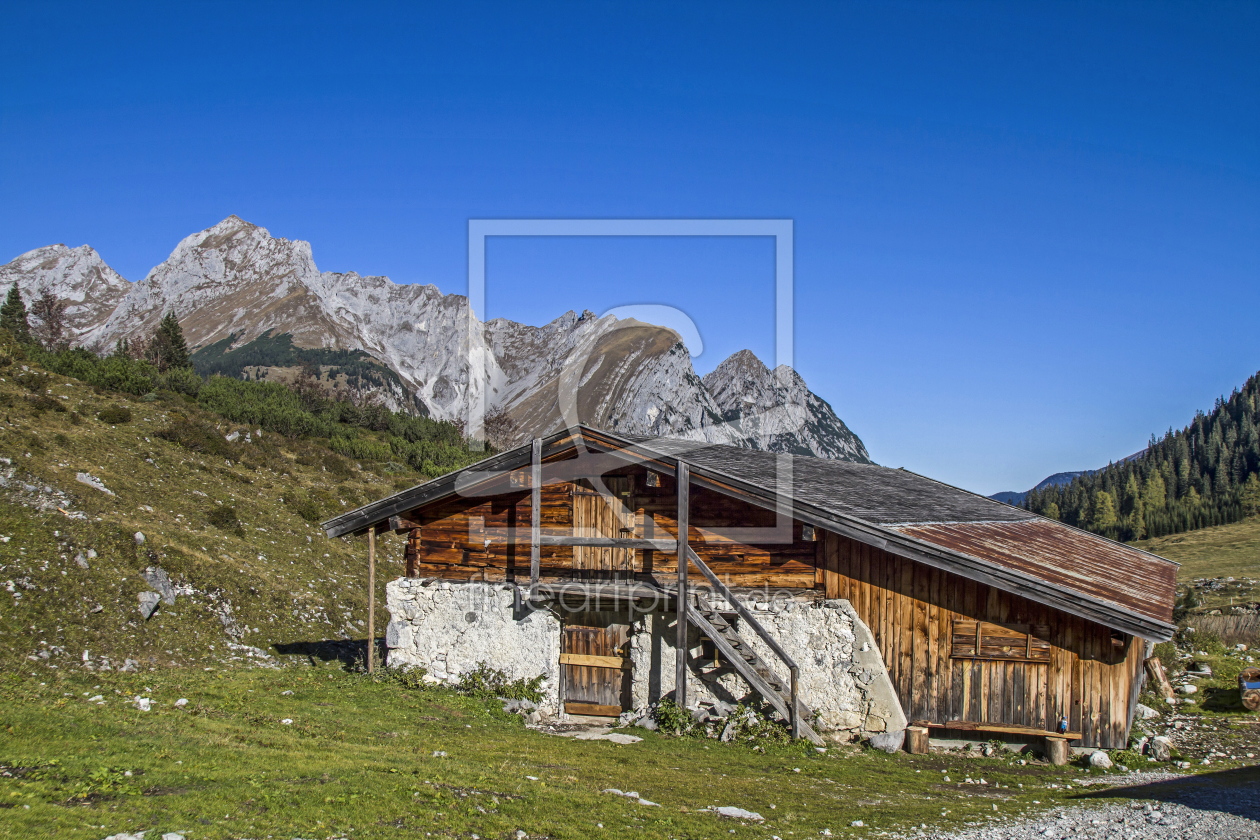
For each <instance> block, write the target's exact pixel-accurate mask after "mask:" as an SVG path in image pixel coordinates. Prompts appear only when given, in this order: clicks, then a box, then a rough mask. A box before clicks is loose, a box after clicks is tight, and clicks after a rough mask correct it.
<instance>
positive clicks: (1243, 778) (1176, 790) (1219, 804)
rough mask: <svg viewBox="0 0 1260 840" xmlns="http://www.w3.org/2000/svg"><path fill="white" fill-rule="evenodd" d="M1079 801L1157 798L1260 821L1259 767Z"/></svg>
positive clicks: (1108, 792)
mask: <svg viewBox="0 0 1260 840" xmlns="http://www.w3.org/2000/svg"><path fill="white" fill-rule="evenodd" d="M1076 799H1077V800H1078V801H1079V800H1084V799H1158V800H1159V801H1161V802H1176V803H1178V804H1180V805H1186V806H1189V807H1191V808H1197V809H1199V810H1203V811H1221V812H1224V813H1227V814H1234V815H1236V816H1240V817H1247V818H1248V819H1253V820H1260V766H1252V767H1238V768H1235V769H1233V770H1221V771H1218V772H1216V773H1201V774H1199V775H1197V776H1186V777H1184V778H1181V779H1172V780H1169V781H1164V782H1152V783H1151V784H1147V785H1130V786H1128V787H1116V788H1110V789H1109V790H1100V791H1094V792H1091V793H1086V794H1082V795H1080V796H1078V797H1076Z"/></svg>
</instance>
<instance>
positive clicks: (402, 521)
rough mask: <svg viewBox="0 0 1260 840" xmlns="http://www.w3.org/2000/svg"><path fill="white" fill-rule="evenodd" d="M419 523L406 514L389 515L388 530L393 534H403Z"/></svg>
mask: <svg viewBox="0 0 1260 840" xmlns="http://www.w3.org/2000/svg"><path fill="white" fill-rule="evenodd" d="M419 527H420V523H419V522H416V521H415V520H414V519H409V518H407V517H406V516H391V517H390V518H389V530H391V531H393V532H394V533H395V534H405V533H407V532H408V531H410V530H412V529H413V528H419Z"/></svg>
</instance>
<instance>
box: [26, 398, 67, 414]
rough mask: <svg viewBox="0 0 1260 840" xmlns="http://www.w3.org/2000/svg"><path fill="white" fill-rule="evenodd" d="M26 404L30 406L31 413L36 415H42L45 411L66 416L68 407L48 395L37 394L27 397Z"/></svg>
mask: <svg viewBox="0 0 1260 840" xmlns="http://www.w3.org/2000/svg"><path fill="white" fill-rule="evenodd" d="M26 403H27V405H29V406H30V408H31V411H33V412H35V413H36V414H42V413H44V412H45V411H60V412H62V413H63V414H64V413H65V411H66V407H65V406H64V405H62V404H61V400H59V399H56V398H54V397H50V396H48V395H47V394H35V395H33V396H30V397H27V398H26Z"/></svg>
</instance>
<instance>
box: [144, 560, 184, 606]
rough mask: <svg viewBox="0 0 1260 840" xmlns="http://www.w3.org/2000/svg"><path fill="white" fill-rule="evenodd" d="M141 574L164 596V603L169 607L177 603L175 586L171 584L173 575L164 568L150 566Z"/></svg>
mask: <svg viewBox="0 0 1260 840" xmlns="http://www.w3.org/2000/svg"><path fill="white" fill-rule="evenodd" d="M140 576H141V577H142V578H144V580H145V583H147V584H149V586H152V587H153V588H154V589H155V590H156V591H157V592H158V594H160V595H161V596H162V603H163V604H166V605H167V606H168V607H170V606H174V605H175V587H174V586H171V577H170V575H168V574H167V573H166V572H165V571H164V570H163V569H160V568H158V567H157V566H150V567H149V568H147V569H145V570H144V571H143V572H141V573H140Z"/></svg>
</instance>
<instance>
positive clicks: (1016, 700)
mask: <svg viewBox="0 0 1260 840" xmlns="http://www.w3.org/2000/svg"><path fill="white" fill-rule="evenodd" d="M646 477H647V476H646V470H644V469H643V468H642V467H630V468H626V469H623V470H618V471H616V473H615V474H611V475H610V477H609V480H608V481H607V482H606V484H607V486H608V488H609V489H611V490H613V492H614V501H615V502H616V503H615V505H612V506H610V503H609V500H608V499H607V498H606V497H602V496H600V495H598V494H595V493H594V492H593V491H592V490H591V485H590V483H589V482H585V481H577V482H562V483H553V484H549V485H545V486H544V487H543V489H542V493H541V496H542V499H541V502H542V504H541V512H542V521H541V525H542V528H543V532H544V533H548V531H551V532H552V533H562V534H576V535H578V536H596V535H599V536H634V537H641V538H649V539H651V538H674V537H676V536H677V503H676V499H675V495H674V481H673V478H672V477H670V476H667V475H661V476H660V477H659V483H658V486H656V487H650V486H648V483H647V481H646ZM623 493H624V495H623ZM411 518H412V519H413V520H414V521H416V522H418V523H419V525H420V527H419V528H418V529H417V530H415V531H413V532H412V536H411V538H410V539H409V540H408V549H407V555H408V556H407V561H408V562H407V568H408V574H411V575H415V576H422V577H429V576H431V577H443V578H447V579H453V580H487V581H498V580H525V579H527V578H528V575H529V529H530V494H529V490H528V486H527V482H524V481H519V482H518V483H517V484H516V485H513V484H511V483H510V482H505V483H504V484H503V486H502V487H500V488H498V491H497V495H493V496H488V497H486V496H483V497H476V498H457V499H451V500H447V501H445V502H440V503H436V504H433V505H430V506H428V507H425V508H423V509H418V510H416V511H413V512H412V515H411ZM774 524H775V516H774V513H773V512H772V511H767V510H765V509H763V508H760V507H756V506H753V505H750V504H748V503H746V502H743V501H741V500H738V499H734V498H731V497H729V496H726V495H723V494H721V493H718V492H715V491H712V490H708V489H705V488H703V487H695V486H693V488H692V494H691V528H690V532H689V539H690V544H691V546H692V547H693V548H694V549H695V551H696V553H697V554H699V555H700V556H701V557H702V558H703V559H704V561H705V562H706V563H707V564H708V565H709V566H710V567H711V568H712V569H713V571H714V572H715V573H717V574H718V575H719V576H720V577H722V578H723V579H724V580H725V581H726V583H727V585H728V586H731V587H733V588H736V589H740V588H763V587H768V588H769V589H771V590H778V589H788V590H814V589H817V590H823V592H820V593H819V594H820V595H821V594H824V593H825V595H826V597H828V598H844V599H847V600H848V601H849V602H850V603H852V604H853V606H854V608H855V609H856V611H857V613H858V615H859V616H861V617H862V619H863V621H865V622H866V624H867V625H868V626H869V627H870V628H871V631H872V632H873V633H874V635H875V638H876V641H877V643H878V645H879V648H880V650H881V652H882V653H883V655H884V660H885V663H886V665H887V666H888V671H889V676H890V677H891V678H892V680H893V684H894V685H895V686H896V687H897V690H898V694H899V696H900V699H901V702H902V706H903V708H904V710H905V712H906V716H907V717H908V718H909V719H911V720H926V721H931V722H934V723H945V722H947V721H953V720H963V721H969V722H973V723H992V724H1005V725H1010V726H1025V727H1032V728H1036V729H1040V730H1053V729H1054V728H1055V726H1056V724H1057V723H1058V720H1059V717H1060V716H1061V715H1065V714H1066V715H1067V717H1068V721H1069V726H1070V729H1071V730H1072V731H1076V732H1081V733H1082V734H1083V744H1084V745H1085V746H1100V747H1107V748H1112V747H1121V746H1124V739H1125V737H1126V734H1127V717H1128V707H1129V699H1130V696H1131V687H1132V686H1133V684H1134V680H1136V679H1140V676H1141V667H1142V655H1143V652H1144V643H1143V642H1142V640H1140V639H1139V640H1135V639H1133V638H1131V637H1129V636H1122V637H1120V640H1121V642H1122V646H1121V647H1117V646H1115V645H1113V643H1112V631H1111V630H1110V629H1109V628H1107V627H1104V626H1102V625H1099V624H1096V623H1093V622H1090V621H1087V620H1085V619H1081V618H1076V617H1073V616H1070V615H1068V614H1066V613H1062V612H1059V611H1057V610H1053V609H1051V608H1049V607H1046V606H1044V605H1041V604H1037V603H1034V602H1032V601H1029V600H1027V599H1025V598H1022V597H1019V596H1017V595H1012V594H1010V593H1008V592H1005V591H1003V590H1000V589H997V588H994V587H990V586H986V585H984V584H980V583H977V582H975V581H972V580H968V579H966V578H963V577H961V576H958V575H955V574H952V573H950V572H946V571H942V570H940V569H935V568H932V567H930V566H926V565H924V564H921V563H917V562H915V561H912V560H908V559H905V558H901V557H898V556H896V555H893V554H890V553H888V552H885V551H881V550H879V549H876V548H873V547H871V546H868V545H865V544H863V543H859V542H856V541H853V540H850V539H848V538H845V537H841V536H838V535H836V534H833V533H830V532H827V531H824V530H822V529H817V530H816V533H817V535H818V539H817V541H810V540H804V539H803V538H802V527H801V523H799V522H793V523H792V526H791V527H792V540H791V542H787V543H765V544H757V543H750V542H743V541H741V540H739V539H734V538H731V537H729V536H722V535H719V534H717V533H716V532H715V529H720V528H731V527H757V528H771V527H773V526H774ZM575 525H576V528H575ZM631 525H632V527H633V533H632V534H625V533H623V532H622V531H621V529H622V528H623V527H627V526H631ZM514 537H515V538H514ZM487 540H489V544H487ZM693 574H695V573H694V572H693ZM676 575H677V560H676V558H675V557H674V556H673V555H670V554H662V553H659V552H653V551H633V552H631V551H626V550H624V549H622V550H616V551H614V550H611V549H589V548H585V549H573V548H569V547H563V548H562V547H543V548H542V549H541V551H540V577H541V579H543V580H544V581H547V580H557V579H572V578H602V577H605V576H617V577H625V576H634V577H636V578H639V579H651V580H655V581H657V582H658V583H661V584H665V585H671V584H672V583H673V582H674V579H675V578H676ZM955 619H968V620H974V621H984V622H991V623H993V624H1028V625H1045V626H1047V627H1048V628H1049V633H1048V636H1047V639H1048V641H1049V643H1050V651H1049V657H1048V661H1044V662H1020V661H995V660H991V661H986V660H983V659H962V658H953V657H951V632H952V626H953V624H952V623H953V621H954V620H955ZM1039 632H1040V631H1039Z"/></svg>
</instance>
